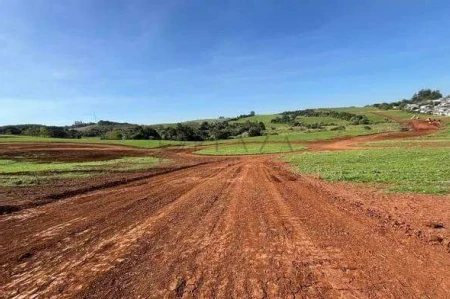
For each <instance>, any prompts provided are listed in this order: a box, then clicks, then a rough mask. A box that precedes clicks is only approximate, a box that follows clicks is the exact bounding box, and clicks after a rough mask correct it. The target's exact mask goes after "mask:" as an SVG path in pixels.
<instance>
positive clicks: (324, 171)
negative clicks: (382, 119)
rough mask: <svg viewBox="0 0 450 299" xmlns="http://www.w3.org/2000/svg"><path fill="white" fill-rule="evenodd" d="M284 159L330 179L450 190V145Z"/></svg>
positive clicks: (416, 189)
mask: <svg viewBox="0 0 450 299" xmlns="http://www.w3.org/2000/svg"><path fill="white" fill-rule="evenodd" d="M284 159H285V160H286V161H288V162H290V163H291V164H292V165H294V166H295V167H296V168H297V169H298V171H300V172H303V173H307V174H319V175H320V177H321V178H323V179H325V180H329V181H350V182H364V183H376V184H377V185H379V186H382V187H384V188H387V190H390V191H399V192H414V193H431V194H433V193H434V194H443V193H449V192H450V171H449V169H450V150H449V148H420V149H405V148H402V149H383V150H378V149H377V150H375V149H374V150H365V151H338V152H321V153H303V154H293V155H285V156H284Z"/></svg>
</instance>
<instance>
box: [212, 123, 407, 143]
mask: <svg viewBox="0 0 450 299" xmlns="http://www.w3.org/2000/svg"><path fill="white" fill-rule="evenodd" d="M370 128H371V129H370V130H367V129H366V128H365V126H363V125H357V126H347V127H346V130H345V131H331V130H330V128H327V129H324V130H307V131H300V130H295V129H294V130H289V131H286V133H279V134H278V135H267V136H258V137H247V138H242V139H241V140H243V141H244V142H264V141H268V142H287V141H298V142H302V141H318V140H329V139H333V138H340V137H349V136H360V135H368V134H376V133H381V132H392V131H398V130H400V126H399V125H398V124H396V123H381V124H375V125H370ZM230 142H236V139H230V140H220V141H219V143H230ZM214 143H215V142H206V143H204V144H214Z"/></svg>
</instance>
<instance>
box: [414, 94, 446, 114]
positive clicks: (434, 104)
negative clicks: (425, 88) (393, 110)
mask: <svg viewBox="0 0 450 299" xmlns="http://www.w3.org/2000/svg"><path fill="white" fill-rule="evenodd" d="M405 109H406V110H409V111H412V112H419V113H426V114H435V115H444V116H450V96H447V97H445V98H440V99H438V100H433V101H428V102H426V103H422V104H408V105H406V106H405Z"/></svg>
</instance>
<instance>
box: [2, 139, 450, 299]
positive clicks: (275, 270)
mask: <svg viewBox="0 0 450 299" xmlns="http://www.w3.org/2000/svg"><path fill="white" fill-rule="evenodd" d="M412 132H415V131H412ZM407 133H410V132H402V133H400V134H407ZM410 134H411V133H410ZM392 136H394V137H395V136H396V135H392ZM403 137H404V136H403ZM361 138H370V137H369V136H365V137H361ZM371 138H377V136H372V137H371ZM382 138H384V137H382ZM355 139H357V140H359V141H360V137H358V138H355ZM336 142H337V143H338V144H339V142H343V141H342V140H340V141H336ZM347 142H348V140H347ZM350 143H352V141H350ZM331 144H332V142H329V143H328V146H329V147H332V146H331ZM336 147H342V145H338V146H336ZM154 154H155V155H158V156H161V157H170V158H171V159H172V160H174V161H175V162H174V164H173V165H170V166H165V169H163V168H161V169H157V170H152V171H150V172H148V173H134V174H129V175H135V176H136V179H135V180H129V181H126V180H125V181H120V183H114V184H112V185H101V184H99V185H97V187H96V188H92V189H89V188H88V189H77V190H75V191H74V192H73V193H70V192H69V193H66V194H63V195H62V196H61V197H60V198H57V200H56V199H55V200H50V201H48V202H44V203H42V204H40V205H38V206H26V207H23V209H21V210H20V211H16V212H12V213H9V214H5V215H1V216H0V233H1V236H2V238H0V267H1V268H0V269H1V271H0V298H33V296H36V297H40V298H49V297H53V298H448V296H449V295H448V294H450V280H449V279H448V276H449V273H450V244H449V242H450V232H449V227H450V196H448V195H447V196H431V195H405V194H386V193H384V192H382V191H379V190H375V189H369V188H361V187H357V186H354V185H351V184H347V183H327V182H322V181H320V180H318V179H315V178H312V177H309V176H302V175H297V174H294V173H293V172H292V171H291V170H290V169H289V168H288V167H287V166H286V165H285V164H283V163H281V162H279V161H278V160H277V159H276V158H275V156H262V157H261V156H259V157H226V158H221V157H220V158H214V157H197V156H194V155H192V154H190V153H189V152H187V151H186V150H170V149H163V150H157V151H154ZM117 175H118V176H120V175H119V174H117ZM122 175H123V174H122ZM114 180H119V177H114V175H113V176H112V177H111V181H114ZM105 182H108V181H107V180H106V181H105ZM94 185H95V183H93V186H94ZM48 194H52V193H51V191H49V193H48ZM54 194H57V192H54Z"/></svg>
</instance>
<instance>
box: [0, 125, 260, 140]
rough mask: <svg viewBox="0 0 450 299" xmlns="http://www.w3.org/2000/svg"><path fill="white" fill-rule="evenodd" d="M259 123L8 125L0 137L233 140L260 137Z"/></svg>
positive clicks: (0, 132) (1, 131)
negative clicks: (240, 137) (234, 138)
mask: <svg viewBox="0 0 450 299" xmlns="http://www.w3.org/2000/svg"><path fill="white" fill-rule="evenodd" d="M265 130H266V127H265V125H264V123H262V122H250V121H247V122H242V123H236V122H230V121H229V120H220V121H215V122H207V121H204V122H201V123H189V124H183V123H178V124H176V125H168V126H162V125H160V126H141V125H133V124H128V123H116V122H111V121H99V122H98V123H96V124H93V123H89V124H84V123H82V122H76V123H75V124H74V126H64V127H58V126H44V125H35V124H30V125H12V126H3V127H0V134H4V135H5V134H6V135H25V136H35V137H51V138H83V137H100V138H101V139H106V140H177V141H206V140H220V139H228V138H233V137H239V136H242V137H254V136H261V135H263V134H264V131H265Z"/></svg>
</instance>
